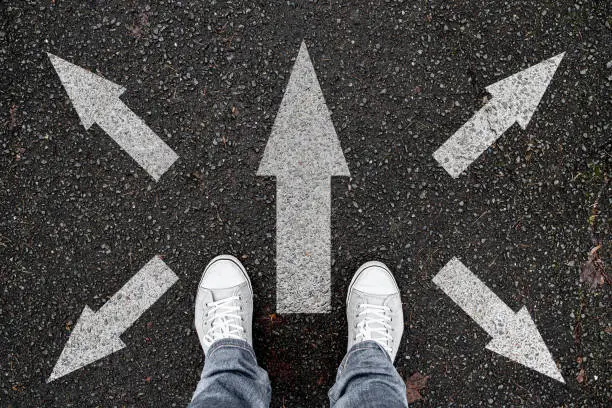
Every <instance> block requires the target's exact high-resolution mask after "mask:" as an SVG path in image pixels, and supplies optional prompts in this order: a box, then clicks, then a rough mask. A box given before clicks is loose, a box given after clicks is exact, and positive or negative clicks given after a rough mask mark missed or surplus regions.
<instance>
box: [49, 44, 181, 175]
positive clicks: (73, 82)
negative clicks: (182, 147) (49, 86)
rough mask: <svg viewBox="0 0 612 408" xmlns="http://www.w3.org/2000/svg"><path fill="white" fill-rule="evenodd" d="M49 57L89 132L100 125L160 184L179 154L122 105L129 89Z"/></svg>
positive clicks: (61, 60) (53, 56)
mask: <svg viewBox="0 0 612 408" xmlns="http://www.w3.org/2000/svg"><path fill="white" fill-rule="evenodd" d="M47 55H48V56H49V59H50V60H51V63H52V64H53V67H54V68H55V71H56V72H57V75H58V76H59V78H60V80H61V81H62V85H64V88H65V89H66V92H67V93H68V97H70V100H71V101H72V104H73V105H74V108H75V109H76V111H77V114H78V115H79V118H80V119H81V123H82V124H83V126H85V129H89V128H90V127H91V125H93V124H94V123H97V124H98V125H99V126H100V127H101V128H102V129H103V130H104V131H105V132H106V133H107V134H108V135H109V136H110V137H111V138H113V140H114V141H115V142H117V143H118V144H119V146H121V148H122V149H123V150H125V151H126V152H127V153H128V154H129V155H130V156H131V157H132V158H133V159H134V160H136V162H138V164H139V165H140V166H142V167H143V168H144V169H145V170H146V171H147V172H148V173H149V174H150V175H151V177H153V178H154V179H155V181H158V180H159V178H160V177H161V176H162V175H163V174H164V173H165V172H166V170H168V168H169V167H170V166H172V164H173V163H174V162H175V161H176V159H178V155H177V154H176V153H175V152H174V150H172V149H171V148H170V147H169V146H168V145H167V144H166V143H165V142H164V141H163V140H161V139H160V138H159V137H158V136H157V135H156V134H155V133H154V132H153V131H152V130H151V129H150V128H149V127H148V126H147V125H146V124H145V123H144V121H143V120H142V119H140V118H139V117H138V116H136V114H135V113H134V112H132V111H131V110H130V109H129V108H128V107H127V106H125V104H124V103H123V102H121V99H119V96H120V95H121V94H122V93H123V92H124V91H125V88H123V87H122V86H120V85H117V84H115V83H113V82H110V81H108V80H106V79H104V78H102V77H100V76H97V75H95V74H93V73H92V72H90V71H87V70H85V69H83V68H81V67H78V66H76V65H74V64H71V63H69V62H67V61H64V60H63V59H61V58H59V57H57V56H55V55H53V54H49V53H47Z"/></svg>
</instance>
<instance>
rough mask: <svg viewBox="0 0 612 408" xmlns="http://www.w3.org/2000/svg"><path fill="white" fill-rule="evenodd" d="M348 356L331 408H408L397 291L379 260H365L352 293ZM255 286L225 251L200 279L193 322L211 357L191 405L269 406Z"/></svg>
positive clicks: (225, 407)
mask: <svg viewBox="0 0 612 408" xmlns="http://www.w3.org/2000/svg"><path fill="white" fill-rule="evenodd" d="M346 312H347V321H348V325H349V326H348V346H347V353H346V356H345V357H344V359H343V360H342V363H341V364H340V367H339V368H338V373H337V375H336V383H335V384H334V386H333V387H332V389H331V390H330V391H329V401H330V405H331V406H332V407H336V408H352V407H381V408H382V407H384V408H395V407H407V406H408V403H407V401H406V386H405V384H404V381H403V380H402V378H401V377H400V376H399V374H398V373H397V371H396V370H395V367H394V366H393V360H394V359H395V355H396V354H397V349H398V347H399V342H400V340H401V337H402V333H403V328H404V318H403V313H402V303H401V299H400V293H399V288H398V287H397V283H396V282H395V279H394V278H393V275H392V274H391V272H390V271H389V269H388V268H387V267H386V266H385V265H384V264H382V263H380V262H368V263H366V264H364V265H362V266H361V267H360V268H359V269H358V270H357V272H356V273H355V276H354V277H353V280H352V281H351V285H350V287H349V290H348V295H347V302H346ZM252 315H253V290H252V288H251V282H250V280H249V277H248V275H247V273H246V270H245V269H244V266H242V264H241V263H240V261H238V259H236V258H234V257H232V256H229V255H221V256H218V257H216V258H215V259H213V260H212V261H211V262H210V263H209V264H208V266H207V267H206V270H205V271H204V274H203V276H202V280H201V281H200V286H199V288H198V293H197V296H196V308H195V326H196V330H197V332H198V337H199V338H200V343H201V344H202V348H203V349H204V355H205V357H206V359H205V362H204V370H203V371H202V377H201V379H200V382H199V384H198V386H197V388H196V390H195V392H194V395H193V399H192V401H191V403H190V404H189V408H209V407H214V408H241V407H253V408H260V407H262V408H263V407H268V406H269V405H270V397H271V387H270V380H269V379H268V374H267V373H266V371H265V370H264V369H263V368H261V367H259V366H258V365H257V360H256V358H255V352H254V351H253V347H252V344H253V335H252Z"/></svg>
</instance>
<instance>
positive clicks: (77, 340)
mask: <svg viewBox="0 0 612 408" xmlns="http://www.w3.org/2000/svg"><path fill="white" fill-rule="evenodd" d="M177 280H178V276H176V275H175V274H174V272H172V270H171V269H170V268H168V267H167V266H166V264H165V263H164V261H162V260H161V258H159V257H157V256H156V257H154V258H153V259H151V260H150V261H149V262H148V263H147V264H146V265H145V266H143V267H142V269H141V270H140V271H138V272H137V273H136V275H134V276H133V277H132V279H130V280H129V282H128V283H126V284H125V285H124V286H123V287H122V288H121V289H120V290H119V291H118V292H117V293H115V295H113V297H111V298H110V299H109V300H108V302H106V304H105V305H104V306H102V307H101V308H100V310H98V311H97V312H93V311H92V310H91V309H90V308H89V307H87V306H85V308H84V309H83V312H82V313H81V317H80V318H79V320H78V321H77V323H76V325H75V326H74V330H73V331H72V333H71V334H70V338H69V339H68V342H67V343H66V346H65V347H64V350H62V354H61V355H60V357H59V359H58V360H57V363H55V367H54V368H53V372H52V373H51V376H50V377H49V379H47V382H48V383H49V382H51V381H53V380H55V379H57V378H59V377H62V376H64V375H66V374H69V373H71V372H72V371H74V370H78V369H79V368H81V367H84V366H86V365H87V364H91V363H93V362H94V361H97V360H99V359H101V358H103V357H106V356H108V355H109V354H112V353H114V352H116V351H119V350H121V349H122V348H124V347H125V343H123V341H121V339H120V338H119V336H120V335H121V334H122V333H123V332H124V331H126V330H127V329H128V328H129V327H130V326H131V325H132V324H134V322H135V321H136V320H138V318H139V317H140V315H142V314H143V313H144V312H145V311H146V310H147V309H148V308H149V307H151V305H153V303H155V302H156V301H157V299H159V298H160V297H161V296H162V295H163V294H164V293H165V292H166V291H167V290H168V289H169V288H170V287H171V286H172V285H173V284H174V283H175V282H176V281H177Z"/></svg>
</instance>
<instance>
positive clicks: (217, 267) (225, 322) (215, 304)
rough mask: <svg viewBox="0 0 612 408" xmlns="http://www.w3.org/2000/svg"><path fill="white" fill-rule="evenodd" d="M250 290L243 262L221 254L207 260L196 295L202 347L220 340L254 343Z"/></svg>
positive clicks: (196, 322) (197, 324)
mask: <svg viewBox="0 0 612 408" xmlns="http://www.w3.org/2000/svg"><path fill="white" fill-rule="evenodd" d="M252 319H253V289H252V287H251V281H250V280H249V276H248V275H247V273H246V270H245V269H244V266H242V263H240V261H239V260H238V259H236V258H234V257H233V256H231V255H220V256H217V257H216V258H214V259H213V260H212V261H210V262H209V263H208V265H207V266H206V269H205V270H204V273H203V274H202V280H200V286H199V287H198V294H197V295H196V306H195V327H196V331H197V332H198V337H199V338H200V343H201V344H202V348H203V349H204V354H205V355H206V353H207V352H208V349H209V348H210V346H211V345H212V344H213V343H214V342H215V341H217V340H221V339H240V340H245V341H246V342H248V343H249V344H250V345H251V346H252V345H253V334H252Z"/></svg>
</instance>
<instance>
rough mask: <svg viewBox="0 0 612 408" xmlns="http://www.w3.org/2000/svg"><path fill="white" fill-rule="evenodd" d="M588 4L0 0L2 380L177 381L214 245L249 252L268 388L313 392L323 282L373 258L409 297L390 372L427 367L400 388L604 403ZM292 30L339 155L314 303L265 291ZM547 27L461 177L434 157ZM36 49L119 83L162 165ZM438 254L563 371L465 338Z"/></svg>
mask: <svg viewBox="0 0 612 408" xmlns="http://www.w3.org/2000/svg"><path fill="white" fill-rule="evenodd" d="M610 15H611V9H610V4H609V2H605V1H578V2H576V1H566V0H560V1H538V2H534V1H523V0H513V1H469V2H468V1H453V2H450V1H443V0H431V1H425V0H422V1H407V0H405V1H375V2H366V1H357V0H354V1H350V2H340V1H337V0H331V1H318V2H308V1H289V2H280V1H279V2H268V1H257V2H240V1H229V2H215V1H183V2H175V1H158V2H142V1H139V0H134V1H127V2H126V1H118V0H112V1H76V0H71V1H68V0H44V1H42V2H40V1H6V2H2V3H1V4H0V66H1V67H2V75H1V76H0V85H1V86H0V89H1V93H0V214H2V217H1V218H0V258H1V259H2V260H3V262H2V266H1V267H0V405H1V406H9V407H28V408H30V407H98V406H99V407H123V406H128V407H175V406H176V407H182V406H185V405H186V404H187V402H188V401H189V399H190V397H191V393H192V392H193V389H194V388H195V385H196V383H197V380H198V377H199V372H200V370H201V367H202V361H203V356H202V352H201V349H200V345H199V342H198V339H197V336H196V333H195V330H194V326H193V321H192V320H193V304H194V297H195V293H196V286H197V282H198V280H199V278H200V275H201V273H202V271H203V269H204V267H205V265H206V263H207V262H208V261H209V260H210V259H211V258H212V257H213V256H215V255H217V254H220V253H231V254H233V255H235V256H237V257H239V258H240V259H241V260H242V261H243V263H244V264H245V266H246V268H247V270H248V271H249V274H250V276H251V278H252V282H253V286H254V291H255V317H254V319H255V321H254V330H255V339H254V341H255V349H256V352H257V355H258V359H259V361H260V363H261V365H262V366H263V367H264V368H266V369H267V370H268V372H269V374H270V377H271V379H272V382H273V404H272V406H273V407H281V406H283V405H284V406H286V407H318V406H325V405H327V395H326V393H327V390H328V389H329V387H330V386H331V385H332V383H333V380H334V375H335V370H336V367H337V365H338V363H339V362H340V360H341V358H342V356H343V354H344V352H345V348H346V327H345V325H346V320H345V315H344V301H345V291H346V288H347V287H348V284H349V282H350V278H351V277H352V274H353V273H354V271H355V270H356V269H357V268H358V267H359V265H360V264H361V263H362V262H364V261H367V260H371V259H378V260H382V261H384V262H385V263H387V264H388V265H389V267H391V268H392V270H393V271H394V273H395V276H396V278H397V280H398V283H399V285H400V288H401V290H402V296H403V300H404V302H405V310H404V313H405V318H406V322H405V325H406V326H405V327H406V330H405V332H404V338H403V342H402V345H401V347H400V350H399V353H398V357H397V360H396V365H397V367H398V370H399V372H400V373H401V374H402V376H404V377H405V378H408V377H409V376H410V375H411V374H413V373H415V372H419V373H421V374H423V375H428V376H430V378H429V380H428V384H427V387H426V388H425V389H423V390H422V392H421V393H422V395H423V398H424V400H423V401H419V402H416V403H415V404H414V406H415V407H419V406H431V407H475V406H490V407H518V406H521V407H606V406H609V405H608V404H609V402H610V400H611V398H612V391H611V389H612V387H611V382H610V381H611V380H610V377H611V376H610V363H609V358H610V350H611V349H612V345H611V334H610V333H611V332H612V330H611V329H610V327H611V325H612V313H611V312H610V311H611V310H612V309H611V307H610V306H611V302H610V300H611V299H610V286H609V284H608V283H606V284H604V285H600V286H597V287H596V288H595V289H594V290H589V289H588V288H587V286H586V285H585V284H581V283H580V281H579V270H580V266H581V265H582V264H583V263H584V262H585V261H586V260H587V253H588V252H589V250H591V248H592V247H593V246H594V242H593V237H592V235H593V234H595V235H596V236H597V237H599V239H601V240H603V245H602V248H601V249H600V250H599V255H600V256H601V259H602V260H603V262H604V263H605V264H607V265H608V268H609V265H610V256H609V254H610V244H609V242H610V237H612V228H611V223H610V219H611V218H612V214H611V212H610V208H611V207H610V201H611V197H612V195H611V194H610V193H611V191H610V190H611V189H612V187H611V184H610V183H608V184H607V185H605V184H604V183H605V182H604V180H605V178H606V177H609V176H610V167H611V166H610V165H611V164H612V159H611V153H610V152H611V151H612V147H611V138H610V134H611V132H610V128H609V126H610V111H611V110H610V76H611V75H612V63H611V62H610V59H611V58H612V55H611V52H610V44H611V43H612V35H611V33H610ZM302 40H304V41H305V42H306V44H307V46H308V51H309V53H310V56H311V58H312V61H313V64H314V67H315V69H316V71H317V75H318V78H319V81H320V84H321V88H322V90H323V94H324V96H325V99H326V101H327V104H328V106H329V109H330V111H331V115H332V120H333V122H334V125H335V127H336V131H337V133H338V137H339V139H340V142H341V145H342V148H343V151H344V155H345V157H346V160H347V163H348V167H349V169H350V173H351V175H352V178H351V179H350V180H349V179H348V178H336V179H334V181H333V182H332V197H333V198H332V213H331V214H332V235H331V242H332V313H331V314H327V315H315V314H312V315H276V314H274V308H275V304H276V298H275V296H276V295H275V294H276V288H275V276H276V272H275V203H276V198H275V194H276V187H275V181H274V179H273V178H271V177H258V176H256V172H257V168H258V166H259V163H260V160H261V158H262V155H263V150H264V147H265V146H266V143H267V141H268V137H269V136H270V132H271V127H272V124H273V122H274V118H275V115H276V112H277V110H278V108H279V105H280V102H281V99H282V96H283V91H284V88H285V86H286V84H287V81H288V78H289V73H290V71H291V68H292V66H293V62H294V59H295V57H296V55H297V52H298V50H299V47H300V44H301V42H302ZM564 51H565V52H566V55H565V58H564V59H563V61H562V62H561V65H560V66H559V69H558V70H557V72H556V74H555V77H554V78H553V80H552V82H551V85H550V87H549V88H548V91H547V92H546V94H545V95H544V97H543V99H542V102H541V104H540V105H539V108H538V110H537V112H536V113H535V115H534V117H533V119H532V121H531V123H530V124H529V126H528V128H527V130H522V129H520V127H519V126H518V125H516V124H515V125H514V126H513V127H512V128H510V129H509V130H508V131H507V132H506V133H505V134H504V135H503V136H502V137H501V138H500V139H499V141H498V143H496V144H495V145H493V146H492V147H491V148H490V149H488V151H487V152H485V154H484V155H483V156H481V157H480V158H479V159H478V160H477V161H476V162H474V163H473V164H472V165H471V166H470V168H469V169H468V170H467V172H466V173H465V174H463V175H462V176H460V177H459V178H457V179H452V178H451V177H450V176H449V175H448V174H447V173H446V172H445V171H444V170H443V169H442V168H441V167H439V166H438V165H437V163H436V162H435V160H434V159H433V157H432V153H433V152H434V151H435V150H436V149H437V148H438V147H439V146H440V145H441V144H442V143H443V142H444V141H445V140H446V139H447V138H448V137H449V136H451V135H452V134H453V132H455V131H456V130H457V129H458V128H459V127H461V125H462V124H463V123H465V122H466V121H467V120H468V119H469V118H470V117H471V116H472V115H473V114H474V112H476V111H477V110H479V109H480V108H481V107H482V106H483V104H484V103H485V98H486V97H487V93H486V91H485V88H486V86H488V85H490V84H492V83H494V82H496V81H498V80H499V79H502V78H504V77H507V76H508V75H511V74H513V73H515V72H518V71H520V70H522V69H525V68H527V67H529V66H531V65H533V64H536V63H538V62H540V61H542V60H544V59H547V58H550V57H552V56H554V55H557V54H559V53H561V52H564ZM46 52H51V53H53V54H55V55H57V56H59V57H61V58H64V59H66V60H67V61H69V62H71V63H74V64H76V65H79V66H81V67H84V68H88V69H91V70H92V71H93V72H95V73H97V74H99V75H102V76H103V77H105V78H107V79H109V80H111V81H113V82H115V83H117V84H119V85H121V86H123V87H125V88H126V89H127V90H126V92H125V93H124V94H123V95H122V101H123V102H124V103H125V104H126V105H127V106H128V107H129V108H130V109H132V110H133V111H134V112H135V113H136V114H137V115H139V116H140V117H141V118H143V120H144V121H145V122H146V123H147V125H148V126H150V127H151V129H153V130H154V131H155V132H156V133H157V135H159V137H161V138H162V139H163V140H164V141H165V142H166V143H167V144H168V145H169V146H170V147H171V148H172V149H173V150H174V151H176V152H177V154H178V155H179V159H178V160H177V161H176V163H174V165H173V166H172V167H171V168H170V169H169V170H168V171H167V172H166V173H165V174H164V175H163V176H162V177H161V179H160V181H159V182H158V183H155V182H154V181H153V179H151V178H150V177H149V175H148V174H147V173H146V172H145V171H144V170H143V169H142V168H140V167H139V166H138V165H137V164H136V163H135V162H134V161H133V160H132V159H131V158H130V157H129V156H128V155H127V154H126V153H125V152H123V151H121V150H120V148H119V147H118V146H117V145H116V144H115V143H114V142H113V141H112V140H111V139H110V138H109V137H108V136H107V135H105V134H104V132H103V131H102V130H101V129H100V128H99V127H98V126H93V127H92V128H91V129H90V130H89V131H86V130H85V129H84V128H83V127H82V126H81V124H80V123H79V119H78V116H77V114H76V112H75V110H74V109H73V107H72V105H71V103H70V100H69V99H68V97H67V95H66V93H65V91H64V89H63V88H62V85H61V83H60V81H59V79H58V77H57V75H56V73H55V72H54V70H53V68H52V66H51V63H50V61H49V59H48V57H47V55H46ZM600 191H602V193H601V195H600V196H599V205H598V210H599V212H598V216H597V217H594V218H593V217H591V215H592V205H593V203H594V202H595V200H596V199H597V196H598V193H599V192H600ZM591 224H593V227H591ZM156 254H160V255H161V256H163V258H164V261H165V262H166V263H167V264H168V266H169V267H170V268H172V270H173V271H174V272H175V273H176V274H177V275H178V276H179V278H180V280H179V281H178V282H177V283H176V284H175V285H174V286H173V287H172V288H171V289H170V290H169V291H168V292H167V293H166V294H165V295H164V296H163V297H162V298H161V299H160V300H159V301H158V302H157V303H155V304H154V305H153V307H151V308H150V309H149V310H148V311H147V312H146V313H144V314H143V315H142V316H141V318H140V319H139V320H138V321H137V322H136V323H135V324H134V325H133V326H132V327H131V328H130V329H129V330H128V331H126V333H125V334H124V335H123V336H122V340H123V341H124V342H125V343H126V344H127V347H126V348H125V349H123V350H121V351H119V352H117V353H115V354H113V355H111V356H109V357H107V358H105V359H103V360H100V361H98V362H96V363H94V364H91V365H89V366H87V367H85V368H83V369H81V370H78V371H76V372H74V373H72V374H70V375H68V376H66V377H63V378H60V379H58V380H56V381H54V382H51V383H50V384H46V383H45V380H46V378H47V377H48V376H49V374H50V373H51V371H52V369H53V366H54V364H55V361H56V360H57V358H58V356H59V355H60V353H61V350H62V348H63V347H64V345H65V343H66V340H67V338H68V336H69V334H70V329H71V328H72V327H74V324H75V323H76V320H77V318H78V317H79V315H80V313H81V311H82V310H83V308H84V307H85V305H88V306H89V307H90V308H92V310H94V311H95V310H98V309H99V308H100V307H101V306H102V305H103V304H104V303H105V301H106V300H107V299H108V298H110V297H111V296H112V295H113V294H114V293H115V292H116V291H117V290H118V289H119V288H121V286H123V285H124V284H125V282H127V281H128V280H129V278H130V277H131V276H132V275H133V274H134V273H136V271H137V270H138V269H139V268H140V267H142V266H143V265H144V264H145V263H146V262H147V261H148V260H149V259H151V258H152V257H153V256H154V255H156ZM454 256H457V257H459V258H460V259H461V260H462V262H463V263H464V264H465V265H466V266H467V267H469V268H470V270H472V272H474V274H476V275H477V276H478V277H479V278H480V279H481V280H483V281H484V282H485V283H486V284H487V285H488V286H489V287H490V288H491V289H492V290H493V291H494V292H495V293H496V294H497V295H498V296H499V297H500V298H501V299H502V300H504V301H505V302H506V304H507V305H508V306H509V307H510V308H511V309H513V310H514V311H518V310H519V309H520V308H521V307H522V306H526V307H527V309H528V310H529V312H530V313H531V315H532V317H533V319H534V321H535V323H536V325H537V326H538V328H539V330H540V333H541V334H542V337H543V339H544V341H545V342H546V344H547V345H548V347H549V349H550V351H551V353H552V355H553V356H554V358H555V360H556V362H557V363H558V365H559V367H560V369H561V372H562V373H563V375H564V377H565V379H566V382H567V384H566V385H563V384H561V383H558V382H556V381H554V380H551V379H549V378H547V377H545V376H543V375H540V374H538V373H536V372H534V371H531V370H529V369H527V368H525V367H523V366H521V365H518V364H516V363H513V362H512V361H509V360H507V359H505V358H503V357H501V356H498V355H495V354H493V353H492V352H490V351H488V350H486V349H485V345H486V344H487V343H488V342H489V340H490V338H489V337H488V336H487V334H486V333H485V332H484V331H483V330H482V329H481V328H479V327H478V326H477V325H476V324H475V323H474V322H473V321H471V320H470V318H469V317H468V316H467V315H466V314H464V313H463V312H462V311H461V310H460V309H459V308H458V307H457V306H456V305H455V304H454V303H452V301H451V300H450V299H449V298H448V297H446V296H445V295H444V293H443V292H442V291H440V290H439V289H437V288H436V286H435V285H434V284H433V282H432V281H431V278H432V277H433V276H434V275H435V274H436V273H437V271H439V270H440V269H441V268H442V266H443V265H444V264H445V263H446V262H447V261H448V260H450V259H451V258H452V257H454Z"/></svg>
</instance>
